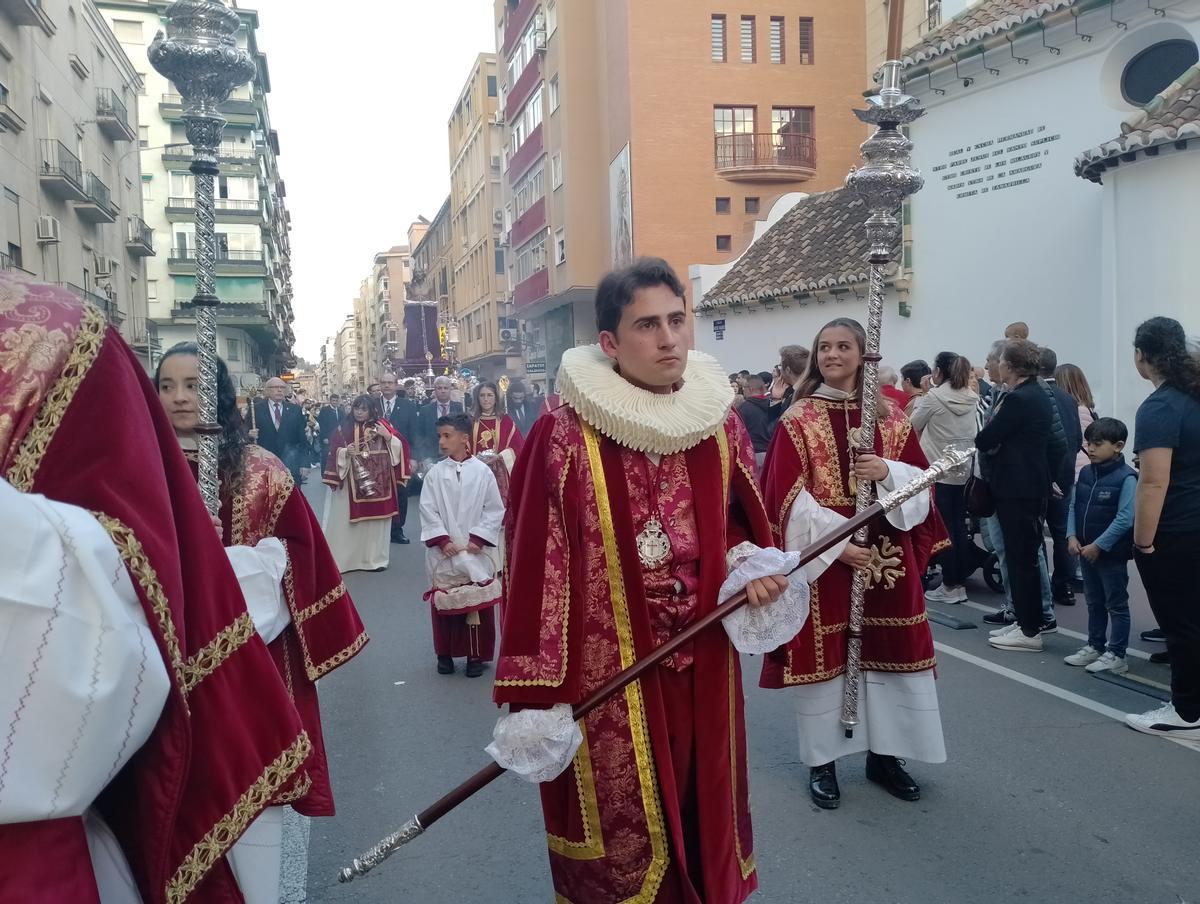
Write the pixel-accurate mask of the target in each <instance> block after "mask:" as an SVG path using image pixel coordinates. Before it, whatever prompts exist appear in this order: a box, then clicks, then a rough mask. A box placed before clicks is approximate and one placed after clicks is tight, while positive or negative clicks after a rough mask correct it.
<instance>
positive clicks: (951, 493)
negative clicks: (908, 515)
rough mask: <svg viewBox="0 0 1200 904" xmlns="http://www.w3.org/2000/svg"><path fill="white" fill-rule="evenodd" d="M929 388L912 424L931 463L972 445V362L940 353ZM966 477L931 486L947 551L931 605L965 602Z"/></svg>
mask: <svg viewBox="0 0 1200 904" xmlns="http://www.w3.org/2000/svg"><path fill="white" fill-rule="evenodd" d="M929 383H930V388H929V390H928V391H927V392H926V393H925V394H924V395H922V396H919V397H918V398H917V400H916V402H915V403H914V405H913V412H912V416H911V420H912V425H913V427H915V428H916V429H917V430H918V431H920V433H921V451H923V452H924V453H925V457H926V458H928V459H929V460H930V461H936V460H937V459H939V458H941V457H942V455H944V454H945V453H946V451H947V450H948V449H964V448H970V446H971V444H972V443H974V441H975V413H976V410H977V409H978V407H979V393H978V392H976V391H974V390H973V389H971V362H970V361H968V360H967V359H966V358H964V357H963V356H962V355H957V354H955V353H954V352H942V353H941V354H939V355H938V356H937V357H936V358H935V359H934V361H933V373H932V374H931V375H930V378H929ZM966 482H967V476H966V475H965V474H961V475H960V474H947V475H946V476H945V477H944V478H943V479H942V480H939V481H938V482H937V484H936V486H935V487H934V499H935V500H936V502H937V507H938V512H939V513H940V514H941V516H942V521H943V522H945V524H946V530H948V531H949V533H950V548H949V549H946V550H944V551H942V552H941V553H939V554H938V556H937V562H938V564H940V565H941V566H942V586H940V587H938V588H937V589H936V590H930V591H929V592H928V593H926V594H925V599H927V600H929V601H930V602H931V603H965V602H966V601H967V589H966V587H965V586H964V585H965V584H966V581H967V575H968V574H970V572H971V565H970V559H969V555H970V549H969V547H970V545H971V539H970V537H969V536H968V535H967V507H966V501H965V499H964V497H963V487H964V485H965V484H966Z"/></svg>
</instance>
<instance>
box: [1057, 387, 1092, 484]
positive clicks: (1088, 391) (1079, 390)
mask: <svg viewBox="0 0 1200 904" xmlns="http://www.w3.org/2000/svg"><path fill="white" fill-rule="evenodd" d="M1054 382H1055V383H1056V384H1057V385H1058V388H1059V389H1061V390H1062V391H1063V392H1065V393H1066V394H1067V395H1069V396H1070V397H1071V398H1073V399H1074V400H1075V401H1076V403H1078V405H1079V429H1080V430H1081V431H1083V432H1086V431H1087V428H1088V425H1089V424H1091V423H1092V421H1094V420H1095V419H1096V400H1095V399H1094V398H1093V397H1092V387H1091V386H1089V385H1088V381H1087V377H1085V376H1084V375H1083V371H1082V370H1080V369H1079V368H1078V367H1076V366H1075V365H1074V364H1060V365H1058V367H1056V368H1055V369H1054ZM1088 461H1089V459H1088V455H1087V452H1085V451H1084V450H1083V449H1082V448H1081V449H1079V450H1077V451H1076V453H1075V479H1076V480H1078V479H1079V472H1080V471H1082V470H1083V469H1084V468H1085V467H1087V464H1088Z"/></svg>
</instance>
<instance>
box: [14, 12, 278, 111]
mask: <svg viewBox="0 0 1200 904" xmlns="http://www.w3.org/2000/svg"><path fill="white" fill-rule="evenodd" d="M0 2H2V0H0ZM217 110H219V111H220V113H221V115H222V116H224V117H225V119H226V120H228V122H229V124H230V125H232V126H255V125H258V110H257V109H256V108H255V106H254V101H253V100H246V99H245V98H241V99H238V98H232V99H230V100H227V101H225V102H224V103H223V104H219V105H218V106H217ZM158 112H159V113H160V114H161V115H162V118H163V119H165V120H167V121H168V122H180V121H182V119H183V98H182V97H180V96H179V95H178V94H164V95H163V96H162V97H161V98H160V99H159V102H158Z"/></svg>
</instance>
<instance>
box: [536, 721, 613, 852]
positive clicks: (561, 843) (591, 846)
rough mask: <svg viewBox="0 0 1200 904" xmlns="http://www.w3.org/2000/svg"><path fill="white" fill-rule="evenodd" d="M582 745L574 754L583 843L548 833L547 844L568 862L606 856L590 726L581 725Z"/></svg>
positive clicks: (581, 723)
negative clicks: (590, 744)
mask: <svg viewBox="0 0 1200 904" xmlns="http://www.w3.org/2000/svg"><path fill="white" fill-rule="evenodd" d="M579 730H580V731H581V732H583V743H582V744H580V745H579V750H578V751H576V753H575V761H574V762H573V763H572V766H573V767H574V770H575V789H576V791H577V792H578V793H579V812H580V813H581V814H582V815H583V840H582V841H570V840H568V839H566V838H563V837H562V836H560V835H551V834H550V833H549V832H547V833H546V842H547V844H548V845H549V847H550V850H552V851H553V852H554V853H556V854H558V855H559V856H562V857H566V858H567V859H568V860H598V859H600V858H601V857H603V856H604V836H603V834H602V833H601V830H600V802H599V801H598V800H597V799H596V779H595V777H594V776H593V774H592V754H591V751H590V750H589V749H588V739H587V726H586V725H585V724H584V723H583V722H580V723H579Z"/></svg>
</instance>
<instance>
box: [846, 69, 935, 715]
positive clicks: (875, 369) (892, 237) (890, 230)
mask: <svg viewBox="0 0 1200 904" xmlns="http://www.w3.org/2000/svg"><path fill="white" fill-rule="evenodd" d="M867 104H868V107H867V109H866V110H855V111H854V113H855V115H856V116H857V117H858V118H859V119H861V120H862V121H863V122H869V123H873V124H874V125H876V126H878V128H877V129H876V131H875V134H874V135H872V136H871V137H870V138H868V139H867V140H866V141H865V142H864V143H863V146H862V156H863V159H864V160H865V161H866V165H865V166H863V167H861V168H858V169H853V170H851V171H850V175H849V176H847V177H846V187H847V188H848V189H850V190H851V191H853V192H855V193H856V194H858V195H860V196H861V197H862V199H863V201H864V203H865V204H866V206H867V209H868V210H870V212H871V215H870V217H868V219H867V224H866V225H867V240H868V242H869V243H870V251H869V252H868V257H867V260H868V261H869V262H870V264H871V287H870V292H869V295H868V297H867V348H866V353H865V354H864V355H863V377H862V422H861V426H860V427H859V430H858V441H857V448H856V449H854V450H851V454H852V455H853V454H870V453H873V452H874V451H875V427H876V422H877V417H876V405H877V404H878V399H879V359H880V355H879V336H880V333H881V332H882V330H883V294H884V284H883V283H884V277H885V276H886V271H887V267H888V265H889V264H890V263H891V262H892V258H893V255H894V254H895V252H896V248H897V246H898V245H899V244H900V235H901V233H900V209H901V204H902V203H903V202H904V199H905V198H907V197H908V196H909V195H911V194H914V193H915V192H918V191H920V190H921V187H922V186H923V185H924V184H925V180H924V179H922V178H921V174H920V173H919V172H918V171H917V170H915V169H913V166H912V160H911V156H910V155H911V152H912V142H911V141H909V140H908V138H906V137H905V136H904V134H903V133H902V132H901V131H900V128H901V127H902V126H904V125H906V124H907V123H910V122H912V121H913V120H915V119H916V118H917V117H919V116H921V115H922V114H923V113H924V112H925V111H924V110H922V109H920V106H919V101H917V100H916V98H913V97H908V96H906V95H905V94H904V93H903V91H901V88H900V61H899V60H895V59H893V60H889V61H888V62H886V63H884V64H883V72H882V83H881V88H880V91H879V94H877V95H875V96H874V97H871V98H869V99H868V100H867ZM872 492H873V483H872V482H871V481H869V480H862V481H859V482H858V492H857V496H856V498H855V511H857V512H861V511H863V510H865V509H867V508H869V507H870V505H871V494H872ZM869 536H870V535H869V529H868V528H867V527H866V526H864V527H862V528H860V529H859V531H858V532H857V533H856V534H855V535H854V540H853V542H854V543H855V544H856V545H858V546H861V547H866V546H867V545H868V543H869ZM867 577H868V572H867V570H866V569H863V568H857V569H855V571H854V584H853V585H852V587H851V590H850V620H849V625H848V627H847V635H848V642H847V648H846V685H845V691H844V695H843V698H842V718H841V722H842V726H843V727H844V728H845V730H846V737H853V735H854V726H856V725H857V724H858V690H859V682H860V679H861V673H862V666H861V662H862V629H863V601H864V598H865V595H866V591H867Z"/></svg>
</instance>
